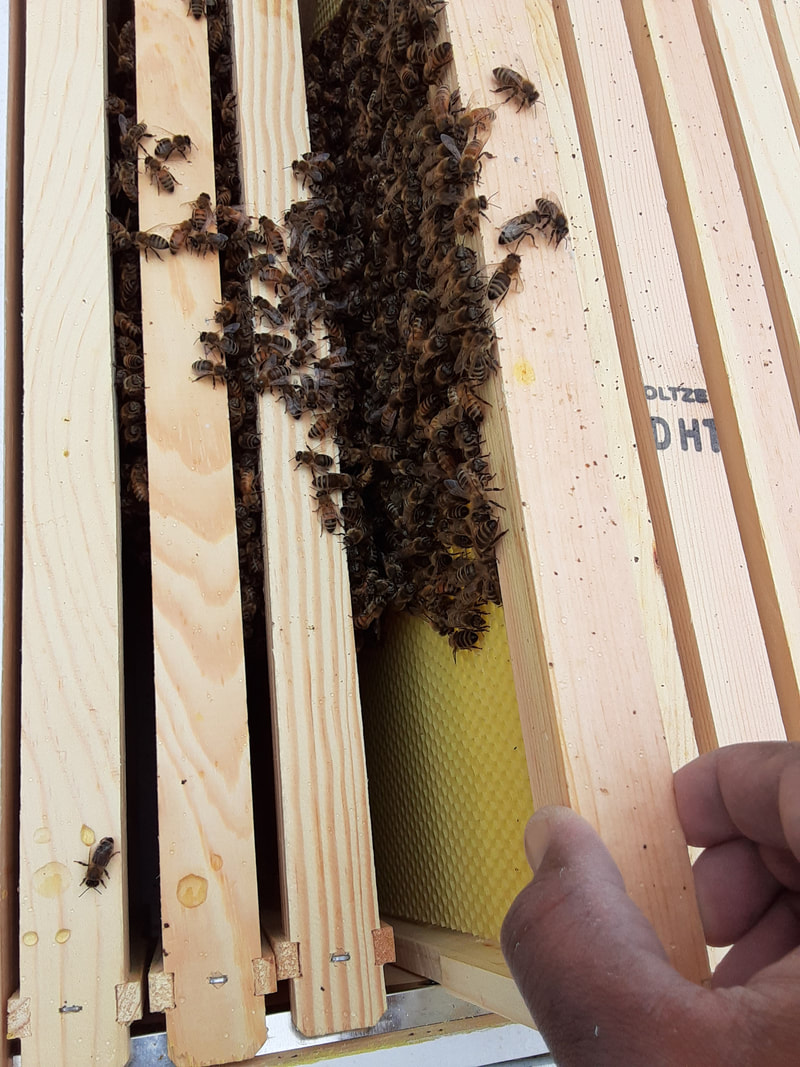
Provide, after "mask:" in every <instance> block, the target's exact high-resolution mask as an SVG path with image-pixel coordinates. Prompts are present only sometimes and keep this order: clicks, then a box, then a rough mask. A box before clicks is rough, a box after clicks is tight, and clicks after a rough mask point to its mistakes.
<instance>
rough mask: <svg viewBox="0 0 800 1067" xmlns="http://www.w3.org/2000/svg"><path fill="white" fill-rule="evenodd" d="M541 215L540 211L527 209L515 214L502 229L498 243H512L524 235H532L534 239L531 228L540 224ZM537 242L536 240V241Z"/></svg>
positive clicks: (531, 237)
mask: <svg viewBox="0 0 800 1067" xmlns="http://www.w3.org/2000/svg"><path fill="white" fill-rule="evenodd" d="M540 221H541V217H540V215H539V212H538V211H525V212H523V214H522V215H515V216H514V218H513V219H509V220H508V222H507V223H506V224H505V225H504V226H503V228H502V229H501V230H500V236H499V237H498V238H497V243H498V244H501V245H510V244H512V243H513V242H514V241H521V240H522V238H523V237H526V236H527V237H530V239H531V240H532V241H533V234H532V233H531V230H533V229H535V228H536V227H537V226H539V224H540ZM534 243H535V242H534Z"/></svg>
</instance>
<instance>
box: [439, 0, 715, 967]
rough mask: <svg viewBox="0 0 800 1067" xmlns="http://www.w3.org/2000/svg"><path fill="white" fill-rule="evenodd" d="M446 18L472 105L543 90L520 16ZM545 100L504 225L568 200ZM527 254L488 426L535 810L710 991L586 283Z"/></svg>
mask: <svg viewBox="0 0 800 1067" xmlns="http://www.w3.org/2000/svg"><path fill="white" fill-rule="evenodd" d="M445 17H446V20H447V23H448V25H449V29H450V32H451V35H452V39H453V45H454V52H455V66H456V70H455V72H454V73H455V75H456V76H457V79H458V86H459V88H460V91H461V95H462V99H464V100H470V101H476V102H481V103H483V102H489V101H492V100H494V101H497V97H494V96H492V89H493V88H494V87H496V86H495V84H494V82H493V80H492V74H491V71H492V68H493V67H495V66H497V65H500V64H508V65H511V66H513V67H515V68H516V69H517V70H522V71H524V72H525V73H526V74H527V76H528V77H530V78H531V79H532V80H533V81H534V82H535V83H537V84H539V83H540V80H541V79H540V76H539V69H540V63H539V58H538V55H537V50H536V48H535V46H534V42H533V39H532V36H531V32H530V27H529V23H528V20H527V18H526V17H525V8H524V7H523V6H522V5H520V4H519V3H512V2H509V0H498V2H497V3H496V4H494V5H493V8H492V18H491V19H487V18H486V17H485V12H484V11H483V10H482V9H481V8H480V5H479V4H477V3H472V2H470V3H467V2H465V3H463V4H458V5H455V4H454V5H451V6H450V7H448V8H447V9H446V11H445ZM447 77H448V81H449V82H450V81H451V80H452V78H453V74H451V73H450V72H448V75H447ZM537 79H538V80H537ZM544 103H545V106H544V107H542V106H539V107H538V108H537V109H535V110H534V109H525V110H520V111H517V110H516V106H515V105H514V104H508V105H498V109H497V110H498V114H497V119H496V121H495V122H494V124H493V129H492V134H491V140H490V142H489V145H488V148H489V150H490V151H491V152H492V153H493V154H494V156H495V158H494V159H487V160H486V161H485V163H484V166H483V183H484V187H485V188H486V190H487V191H488V192H491V193H494V192H496V193H497V197H496V199H497V202H498V203H500V204H502V205H503V212H504V215H506V217H510V216H512V215H515V214H517V213H519V212H520V211H523V210H527V209H529V208H531V207H533V206H534V201H535V199H536V197H538V196H542V195H546V194H547V193H553V194H555V195H556V196H557V197H558V199H559V200H561V201H562V202H563V200H564V194H563V190H562V189H561V181H560V175H559V169H558V159H557V156H556V152H555V149H554V145H553V141H552V138H551V130H550V122H549V119H548V113H547V108H546V103H547V102H546V101H545V102H544ZM566 208H567V211H568V212H569V210H570V206H569V204H567V205H566ZM495 237H496V234H494V233H493V234H492V235H491V236H490V237H489V238H487V236H486V234H485V233H484V258H485V259H486V260H487V261H489V262H492V261H497V260H499V259H500V258H502V250H501V249H499V248H498V246H497V244H496V243H495ZM522 254H523V261H522V271H521V273H522V279H523V281H524V289H521V290H518V291H512V292H510V293H509V294H508V296H507V297H506V299H505V301H504V303H503V304H502V305H501V307H500V309H499V311H498V318H499V319H500V320H501V321H500V324H499V329H498V333H499V335H500V340H499V342H498V355H499V359H500V371H499V374H498V376H497V380H496V383H495V386H494V391H493V394H492V393H491V392H490V391H489V390H487V394H488V395H489V399H490V400H491V403H492V407H491V409H490V410H489V414H488V415H487V418H486V422H485V428H486V436H487V445H488V448H489V450H490V451H491V454H492V461H493V465H494V467H495V469H496V470H497V471H498V479H497V481H498V484H499V485H503V486H505V491H504V492H503V493H502V494H501V496H500V497H499V499H500V501H501V502H502V503H503V504H504V506H505V507H506V511H505V512H504V515H503V517H504V520H505V523H504V524H505V525H506V526H507V528H508V533H507V535H506V536H505V537H504V538H503V540H502V542H501V543H500V547H499V553H498V555H499V565H500V579H501V584H502V588H503V598H504V604H505V618H506V625H507V628H508V635H509V643H510V648H511V660H512V665H513V669H514V680H515V685H516V690H517V700H518V704H519V707H520V715H521V721H522V728H523V736H524V738H525V744H526V751H527V753H528V764H529V771H530V776H531V788H532V793H533V798H534V803H535V804H536V805H537V806H538V805H539V804H542V803H545V802H554V803H569V804H571V805H572V806H573V807H574V808H576V809H577V810H578V811H580V812H581V813H582V814H584V815H585V816H587V817H588V818H589V819H590V820H591V821H592V822H593V823H594V825H595V826H596V827H598V829H599V830H600V832H601V833H602V835H603V837H604V839H605V840H606V842H607V843H608V845H609V848H610V849H611V851H612V854H613V855H614V856H615V858H616V860H617V862H618V863H619V865H620V867H621V869H622V871H623V874H624V877H625V880H626V884H627V886H628V888H629V891H630V892H631V895H632V897H633V898H634V899H635V900H636V901H637V903H638V904H639V905H640V906H641V907H642V909H643V910H644V911H645V913H646V914H647V915H648V916H649V918H650V919H651V920H652V921H653V923H654V925H655V927H656V929H657V930H658V931H659V934H660V936H661V938H662V941H663V943H664V944H665V946H666V947H667V951H668V952H669V953H670V955H671V958H672V959H673V961H674V962H675V964H676V966H678V967H679V968H680V970H681V971H682V972H683V973H685V974H687V975H691V976H692V977H693V978H695V979H698V980H699V979H700V978H702V977H703V976H704V975H705V974H706V973H707V963H706V957H705V950H704V945H703V939H702V934H701V931H700V927H699V921H698V917H697V912H696V904H695V902H694V900H693V898H692V897H691V896H690V891H688V890H687V887H688V886H690V885H691V880H690V879H691V876H690V873H689V863H688V855H687V851H686V848H685V845H684V844H683V842H682V837H681V833H680V828H679V825H678V821H677V816H676V813H675V810H674V797H673V792H672V774H671V767H670V761H669V755H668V751H667V748H666V744H665V740H664V733H663V727H662V724H661V717H660V709H659V703H658V696H657V690H656V682H655V679H654V677H653V672H652V667H651V664H650V660H649V656H648V650H647V645H646V642H645V639H644V628H643V626H642V622H641V610H640V607H639V602H638V599H637V592H636V586H635V583H634V578H633V574H632V565H631V562H630V554H629V546H628V542H627V538H626V534H625V530H624V527H623V520H622V515H621V509H620V505H619V502H618V500H617V495H616V493H617V489H616V477H615V470H614V468H613V466H612V464H611V461H610V458H609V457H610V453H611V451H612V446H611V444H610V443H609V441H608V437H607V431H606V426H605V421H604V415H603V410H602V403H601V391H600V387H599V385H598V383H597V381H596V379H595V375H594V359H595V358H597V355H596V353H595V352H594V351H593V350H592V348H591V344H590V338H589V336H588V334H587V331H586V321H585V316H584V311H583V307H584V305H583V298H582V294H581V291H580V286H579V283H578V276H577V272H576V270H575V267H574V264H573V257H572V253H571V250H570V246H569V243H567V244H565V245H562V246H561V247H560V248H558V249H555V248H554V247H553V246H552V245H548V244H547V242H545V241H543V240H538V241H537V243H536V247H533V246H531V245H530V243H529V242H526V247H525V248H524V250H523V253H522ZM643 845H647V847H646V848H644V847H642V846H643ZM645 886H646V887H647V890H645V888H644V887H645Z"/></svg>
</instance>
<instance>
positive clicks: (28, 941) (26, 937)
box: [22, 930, 39, 945]
mask: <svg viewBox="0 0 800 1067" xmlns="http://www.w3.org/2000/svg"><path fill="white" fill-rule="evenodd" d="M38 940H39V935H38V934H37V933H36V931H35V930H26V931H25V933H24V934H23V935H22V944H23V945H35V944H36V942H37V941H38Z"/></svg>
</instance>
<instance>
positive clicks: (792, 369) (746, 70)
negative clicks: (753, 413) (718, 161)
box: [695, 0, 800, 418]
mask: <svg viewBox="0 0 800 1067" xmlns="http://www.w3.org/2000/svg"><path fill="white" fill-rule="evenodd" d="M695 12H696V15H697V20H698V25H699V27H700V33H701V37H702V41H703V47H704V49H705V52H706V55H707V57H708V62H709V66H710V68H711V72H712V76H713V78H714V85H715V88H716V91H717V96H718V98H719V101H720V107H721V109H722V117H723V120H724V122H725V129H726V132H727V135H728V140H729V142H730V146H731V150H732V154H733V159H734V163H735V165H736V170H737V174H738V177H739V182H740V184H741V187H742V193H743V195H744V200H745V204H746V206H747V212H748V216H749V219H750V226H751V229H752V232H753V239H754V241H755V245H756V253H757V255H758V259H759V263H760V265H761V272H762V274H763V277H764V284H765V286H766V289H767V296H768V299H769V302H770V307H771V310H772V315H773V319H774V322H775V329H776V332H777V335H778V341H779V343H780V347H781V353H782V355H783V361H784V366H785V368H786V375H787V378H788V381H789V387H790V389H791V390H792V399H793V402H794V407H795V412H796V413H797V414H798V418H800V270H798V267H797V262H796V249H797V247H798V241H800V206H798V204H797V198H796V196H795V195H794V189H793V188H792V183H791V182H787V180H786V176H787V175H790V174H797V173H798V167H800V140H798V138H800V132H798V130H797V129H796V128H795V123H794V121H793V109H792V108H790V106H789V104H788V103H787V100H786V97H785V96H784V95H783V87H782V84H781V77H780V74H779V72H778V70H777V69H776V66H775V63H774V56H773V52H772V48H771V47H770V40H769V36H768V34H767V30H766V27H765V25H764V20H763V18H762V15H761V11H760V9H759V5H758V3H757V2H756V0H731V2H730V3H729V2H727V0H704V2H700V0H695ZM794 23H795V24H796V16H795V19H794ZM787 43H788V42H787ZM754 71H758V76H757V77H754V76H753V72H754ZM784 73H786V72H784ZM795 91H796V86H795ZM794 118H797V109H796V108H795V109H794Z"/></svg>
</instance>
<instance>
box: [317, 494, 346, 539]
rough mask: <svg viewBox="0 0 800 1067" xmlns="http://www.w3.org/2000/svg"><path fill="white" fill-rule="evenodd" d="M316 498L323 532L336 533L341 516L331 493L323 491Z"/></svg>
mask: <svg viewBox="0 0 800 1067" xmlns="http://www.w3.org/2000/svg"><path fill="white" fill-rule="evenodd" d="M316 498H317V514H318V515H319V518H320V522H321V523H322V528H323V530H327V532H328V533H336V530H337V527H338V526H339V524H340V522H341V518H340V516H339V509H338V508H337V507H336V505H335V504H334V502H333V500H332V499H331V496H330V493H328V492H327V491H326V490H324V489H322V490H320V491H318V492H317V494H316Z"/></svg>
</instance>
